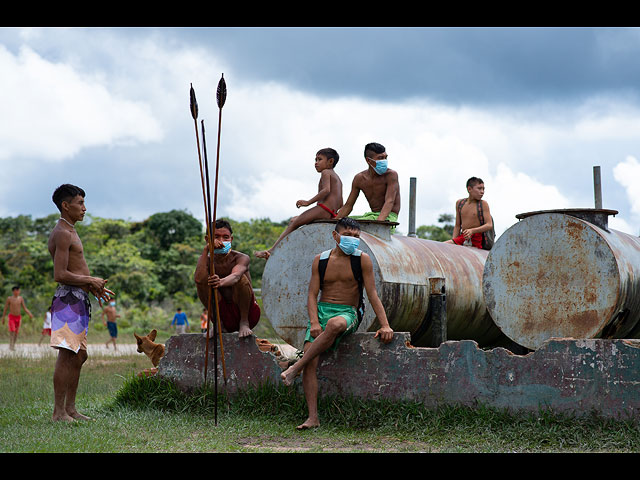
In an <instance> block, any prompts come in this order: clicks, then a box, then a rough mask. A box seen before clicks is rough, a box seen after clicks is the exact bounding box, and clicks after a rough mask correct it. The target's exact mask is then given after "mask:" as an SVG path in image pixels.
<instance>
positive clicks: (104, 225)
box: [0, 210, 288, 322]
mask: <svg viewBox="0 0 640 480" xmlns="http://www.w3.org/2000/svg"><path fill="white" fill-rule="evenodd" d="M59 216H60V215H59V214H57V213H55V214H51V215H48V216H46V217H42V218H37V219H32V218H31V216H29V215H19V216H17V217H7V218H0V294H1V295H2V296H3V298H2V301H3V302H4V299H5V298H6V297H7V296H9V295H10V294H11V287H12V286H14V285H19V286H20V288H21V293H22V294H23V296H24V297H25V299H26V301H27V306H28V308H29V309H30V310H32V311H33V313H34V315H36V316H37V317H38V318H39V316H40V313H42V314H43V313H44V312H45V311H46V309H47V307H48V306H49V304H50V303H51V297H52V295H53V293H54V291H55V288H56V282H55V281H54V280H53V261H52V259H51V255H50V254H49V251H48V248H47V240H48V238H49V233H50V232H51V230H52V229H53V227H54V226H55V224H56V222H57V220H58V218H59ZM228 220H229V222H230V223H231V225H232V229H233V236H234V242H233V248H234V250H238V251H241V252H244V253H246V254H247V255H249V256H250V257H251V264H250V271H251V278H252V280H253V283H254V287H256V288H259V287H260V286H261V283H262V272H263V270H264V266H265V261H264V260H261V259H257V258H255V257H254V256H253V251H254V250H263V249H265V248H268V247H270V246H271V245H273V243H274V242H275V241H276V239H277V238H278V236H279V235H280V233H281V232H282V231H283V230H284V228H285V226H286V225H287V223H288V222H286V221H285V222H282V223H274V222H271V221H270V220H269V219H256V220H251V221H248V222H247V221H245V222H236V221H234V220H231V219H228ZM76 230H77V232H78V235H79V236H80V238H81V239H82V243H83V247H84V252H85V258H86V260H87V263H88V265H89V269H90V270H91V273H92V274H93V275H95V276H99V277H102V278H106V279H108V284H107V285H108V287H109V288H110V289H111V290H113V291H114V292H116V298H117V300H118V303H119V305H120V306H123V307H125V308H129V309H130V310H131V311H135V312H139V315H138V316H139V317H140V321H142V322H144V315H145V312H149V311H151V310H153V309H156V308H163V309H164V310H169V311H172V310H173V309H174V308H175V307H176V306H178V304H180V306H181V307H182V308H183V309H187V308H189V306H191V307H192V308H193V311H194V312H197V311H199V310H201V306H200V305H199V304H198V300H197V293H196V288H195V284H194V282H193V274H194V271H195V267H196V263H197V261H198V258H199V256H200V254H201V253H202V250H203V248H204V227H203V224H202V222H201V221H199V220H197V219H196V218H195V217H193V216H192V215H191V214H190V213H188V212H185V211H182V210H172V211H170V212H162V213H156V214H153V215H151V216H150V217H149V218H148V219H146V220H144V221H141V222H131V221H126V220H120V219H108V218H100V217H94V216H91V215H89V214H87V216H86V217H85V219H84V221H82V222H79V223H77V224H76ZM150 309H151V310H150ZM153 311H154V312H155V311H156V310H153ZM154 315H157V313H155V314H154Z"/></svg>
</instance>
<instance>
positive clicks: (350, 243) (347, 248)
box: [338, 235, 360, 255]
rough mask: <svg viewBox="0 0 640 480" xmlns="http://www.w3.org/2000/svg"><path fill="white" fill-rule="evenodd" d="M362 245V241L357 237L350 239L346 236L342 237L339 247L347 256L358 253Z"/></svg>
mask: <svg viewBox="0 0 640 480" xmlns="http://www.w3.org/2000/svg"><path fill="white" fill-rule="evenodd" d="M358 245H360V239H359V238H356V237H348V236H346V235H340V243H339V244H338V246H339V247H340V250H342V251H343V252H344V253H345V254H346V255H351V254H353V252H355V251H356V248H358Z"/></svg>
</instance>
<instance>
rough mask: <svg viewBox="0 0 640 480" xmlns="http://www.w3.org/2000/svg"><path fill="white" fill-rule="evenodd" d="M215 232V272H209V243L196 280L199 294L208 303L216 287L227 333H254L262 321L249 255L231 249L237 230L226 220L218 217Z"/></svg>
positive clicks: (242, 334) (201, 259)
mask: <svg viewBox="0 0 640 480" xmlns="http://www.w3.org/2000/svg"><path fill="white" fill-rule="evenodd" d="M210 230H213V231H214V250H213V264H214V266H215V274H213V275H209V269H208V268H207V267H208V265H209V262H210V256H209V242H208V241H207V245H206V246H205V248H204V250H203V251H202V254H201V255H200V258H199V259H198V264H197V266H196V272H195V275H194V280H195V282H196V288H197V291H198V297H199V298H200V301H201V302H202V305H204V306H205V307H206V306H207V303H208V299H209V291H210V290H209V289H210V288H214V289H215V290H214V291H215V292H217V295H218V308H219V313H220V321H221V324H222V330H223V331H224V332H238V336H239V337H240V338H242V337H247V336H250V335H251V334H252V333H253V332H252V330H251V329H252V328H254V327H255V326H256V324H257V323H258V321H259V320H260V307H259V306H258V304H257V302H256V299H255V295H254V293H253V287H252V285H251V276H250V274H249V260H250V258H249V256H248V255H246V254H244V253H242V252H238V251H236V250H232V249H231V243H232V242H233V232H232V229H231V225H230V224H229V222H227V221H226V220H222V219H218V220H216V222H215V226H212V228H211V229H210Z"/></svg>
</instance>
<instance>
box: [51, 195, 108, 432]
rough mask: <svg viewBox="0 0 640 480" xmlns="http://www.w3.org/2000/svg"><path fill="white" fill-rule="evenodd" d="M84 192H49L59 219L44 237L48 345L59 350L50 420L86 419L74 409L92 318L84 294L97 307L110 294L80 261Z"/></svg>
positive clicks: (85, 357) (82, 252)
mask: <svg viewBox="0 0 640 480" xmlns="http://www.w3.org/2000/svg"><path fill="white" fill-rule="evenodd" d="M84 197H85V193H84V190H82V189H81V188H79V187H76V186H75V185H69V184H64V185H61V186H60V187H58V188H57V189H56V190H55V192H54V193H53V197H52V199H53V203H55V205H56V207H58V210H60V219H59V220H58V223H57V224H56V226H55V227H54V228H53V230H52V231H51V234H50V236H49V242H48V247H49V253H51V257H52V258H53V278H54V280H55V281H56V282H58V288H57V289H56V292H55V294H54V296H53V300H52V302H51V346H52V347H53V348H55V349H57V350H58V359H57V360H56V366H55V370H54V373H53V392H54V408H53V417H52V418H53V420H65V421H74V420H77V419H81V420H89V417H87V416H85V415H82V414H81V413H79V412H78V411H77V410H76V405H75V400H76V392H77V390H78V381H79V379H80V369H81V368H82V365H83V364H84V362H85V361H86V360H87V331H88V330H89V321H90V319H91V302H90V301H89V294H90V293H91V294H92V295H94V296H95V297H96V298H97V299H98V302H100V304H101V305H102V301H108V300H109V298H110V295H113V292H111V291H110V290H108V289H106V288H105V284H106V283H107V281H106V280H104V279H102V278H97V277H92V276H91V275H90V274H89V267H88V266H87V262H86V261H85V258H84V251H83V248H82V242H81V241H80V237H79V236H78V233H77V232H76V230H75V223H76V222H79V221H82V219H83V218H84V214H85V212H86V208H85V204H84Z"/></svg>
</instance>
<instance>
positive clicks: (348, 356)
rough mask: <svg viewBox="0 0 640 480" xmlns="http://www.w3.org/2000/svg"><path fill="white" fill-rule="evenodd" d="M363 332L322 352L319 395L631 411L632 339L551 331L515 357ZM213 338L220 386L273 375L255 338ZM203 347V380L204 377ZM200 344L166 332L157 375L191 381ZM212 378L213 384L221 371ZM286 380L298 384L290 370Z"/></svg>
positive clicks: (272, 364) (637, 398)
mask: <svg viewBox="0 0 640 480" xmlns="http://www.w3.org/2000/svg"><path fill="white" fill-rule="evenodd" d="M373 337H374V334H373V333H356V334H354V335H351V336H350V337H347V338H345V339H344V341H343V342H342V343H341V345H340V347H339V348H338V349H337V350H336V351H335V352H333V353H325V354H324V355H323V357H322V360H321V362H320V366H319V369H318V380H319V387H320V392H321V394H322V393H331V394H338V395H353V396H356V397H361V398H387V399H396V400H417V401H421V402H424V403H425V404H426V405H428V406H436V405H443V404H462V405H471V406H473V405H476V404H478V403H481V404H485V405H489V406H493V407H498V408H510V409H513V410H522V411H537V410H538V409H539V408H550V409H552V410H554V411H558V412H573V413H576V414H586V413H591V412H596V413H599V414H601V415H603V416H607V417H622V418H624V417H627V416H635V415H637V414H638V412H640V341H635V340H605V339H589V340H573V339H552V340H549V341H548V342H547V343H545V344H544V345H543V346H542V347H541V348H540V349H538V350H537V351H535V352H532V353H529V354H528V355H524V356H519V355H513V354H512V353H511V352H509V351H508V350H506V349H503V348H495V349H493V350H488V351H485V350H481V349H479V348H478V346H477V344H476V342H474V341H471V340H463V341H449V342H445V343H443V344H442V345H441V346H440V347H438V348H424V347H419V348H414V347H411V346H410V345H409V340H410V334H409V333H407V332H399V333H396V335H394V340H393V342H391V343H390V344H388V345H383V344H381V343H380V342H379V341H378V340H377V339H374V338H373ZM223 342H224V344H223V345H224V351H225V359H226V370H227V388H228V389H229V391H234V390H235V389H238V388H244V387H246V386H249V385H252V384H259V383H261V382H272V383H277V382H279V381H280V372H281V371H282V368H281V366H280V364H279V362H278V360H277V359H276V357H275V356H274V355H272V354H271V353H267V352H262V351H260V350H259V349H258V347H257V345H256V343H255V337H250V338H248V339H238V338H237V335H236V334H224V335H223ZM212 345H213V344H212V343H211V344H210V352H209V355H210V360H209V367H210V369H209V374H208V381H209V382H212V381H213V375H214V374H213V353H212V351H211V349H212ZM204 346H205V344H204V339H203V338H202V336H201V335H198V334H186V335H180V336H174V337H171V338H170V339H169V341H168V342H167V344H166V347H167V353H166V355H165V357H164V358H163V359H162V361H161V362H160V365H159V374H160V375H162V376H165V377H167V378H171V379H172V380H173V381H175V382H176V384H178V385H179V386H180V387H181V388H184V389H189V388H192V387H195V386H198V385H201V384H202V381H203V374H202V372H203V365H204ZM219 357H220V355H219ZM218 382H219V383H218V386H219V387H220V388H223V381H222V372H221V371H220V372H219V380H218ZM295 385H296V388H299V389H300V391H301V382H300V377H298V379H297V380H296V383H295Z"/></svg>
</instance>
